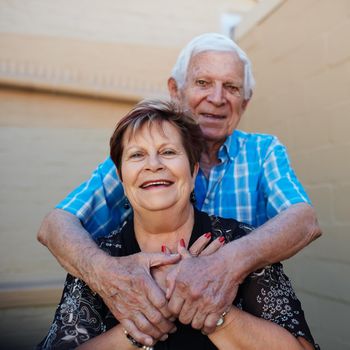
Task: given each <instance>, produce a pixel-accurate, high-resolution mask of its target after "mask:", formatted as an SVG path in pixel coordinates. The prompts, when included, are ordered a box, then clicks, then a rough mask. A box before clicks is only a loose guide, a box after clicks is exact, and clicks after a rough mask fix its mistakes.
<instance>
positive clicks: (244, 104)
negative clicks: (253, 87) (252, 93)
mask: <svg viewBox="0 0 350 350" xmlns="http://www.w3.org/2000/svg"><path fill="white" fill-rule="evenodd" d="M249 102H250V98H249V99H248V100H244V101H243V102H242V109H243V112H245V110H246V109H247V106H248V103H249Z"/></svg>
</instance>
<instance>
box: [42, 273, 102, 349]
mask: <svg viewBox="0 0 350 350" xmlns="http://www.w3.org/2000/svg"><path fill="white" fill-rule="evenodd" d="M107 313H108V309H107V307H106V305H105V304H104V302H103V301H102V298H101V297H100V296H99V295H97V294H95V293H94V292H92V290H91V289H90V288H89V287H88V286H87V285H86V284H85V283H84V282H83V281H82V280H80V279H78V278H75V277H73V276H72V275H67V278H66V281H65V285H64V289H63V293H62V298H61V301H60V303H59V305H58V307H57V310H56V313H55V316H54V320H53V322H52V324H51V327H50V329H49V331H48V334H47V336H46V337H45V338H44V339H43V340H42V341H41V343H40V344H39V345H38V346H37V349H65V350H67V349H74V348H76V347H77V346H78V345H80V344H82V343H84V342H86V341H87V340H89V339H91V338H93V337H95V336H97V335H99V334H101V333H102V332H104V331H105V327H106V326H105V323H104V320H105V317H106V315H107Z"/></svg>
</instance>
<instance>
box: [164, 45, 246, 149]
mask: <svg viewBox="0 0 350 350" xmlns="http://www.w3.org/2000/svg"><path fill="white" fill-rule="evenodd" d="M243 82H244V68H243V63H242V62H241V60H240V59H239V58H238V56H236V55H235V54H233V53H231V52H218V51H206V52H202V53H199V54H197V55H195V56H193V57H192V58H191V61H190V63H189V66H188V71H187V78H186V82H185V85H184V87H183V88H182V89H180V90H177V91H176V94H175V93H174V91H171V88H170V85H169V88H170V94H171V96H172V97H173V98H176V99H178V100H179V102H180V104H181V105H182V106H183V107H184V108H187V109H189V110H191V112H192V113H193V115H194V116H195V118H197V120H198V123H199V124H200V126H201V129H202V131H203V133H204V137H205V139H206V140H207V141H212V142H220V143H223V142H225V139H226V138H227V136H229V135H230V134H232V132H233V131H234V129H235V128H236V127H237V125H238V123H239V121H240V119H241V116H242V114H243V112H244V110H245V108H246V105H247V103H248V100H244V90H243Z"/></svg>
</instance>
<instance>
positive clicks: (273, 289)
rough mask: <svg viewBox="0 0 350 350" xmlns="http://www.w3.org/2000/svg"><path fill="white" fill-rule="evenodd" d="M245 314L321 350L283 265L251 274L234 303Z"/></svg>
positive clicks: (272, 266)
mask: <svg viewBox="0 0 350 350" xmlns="http://www.w3.org/2000/svg"><path fill="white" fill-rule="evenodd" d="M235 304H236V306H237V307H239V308H241V309H242V310H244V311H246V312H248V313H250V314H252V315H255V316H257V317H260V318H263V319H265V320H268V321H271V322H274V323H276V324H278V325H280V326H281V327H283V328H285V329H286V330H288V331H289V332H290V333H292V334H293V335H294V336H295V337H303V338H305V339H306V340H308V341H309V342H310V343H311V344H313V345H314V346H315V348H316V349H318V346H317V345H315V343H314V339H313V337H312V335H311V332H310V329H309V327H308V325H307V322H306V320H305V315H304V312H303V309H302V307H301V304H300V301H299V299H298V298H297V296H296V295H295V292H294V290H293V287H292V285H291V282H290V280H289V278H288V277H287V276H286V275H285V274H284V272H283V266H282V264H280V263H277V264H273V265H269V266H266V267H265V268H263V269H260V270H258V271H256V272H254V273H252V274H250V275H249V276H248V277H247V278H246V279H245V281H244V282H243V284H242V285H241V286H240V289H239V292H238V295H237V298H236V300H235Z"/></svg>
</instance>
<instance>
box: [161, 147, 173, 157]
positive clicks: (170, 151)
mask: <svg viewBox="0 0 350 350" xmlns="http://www.w3.org/2000/svg"><path fill="white" fill-rule="evenodd" d="M162 154H163V155H164V156H172V155H174V154H176V152H175V151H174V150H172V149H166V150H164V151H162Z"/></svg>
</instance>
